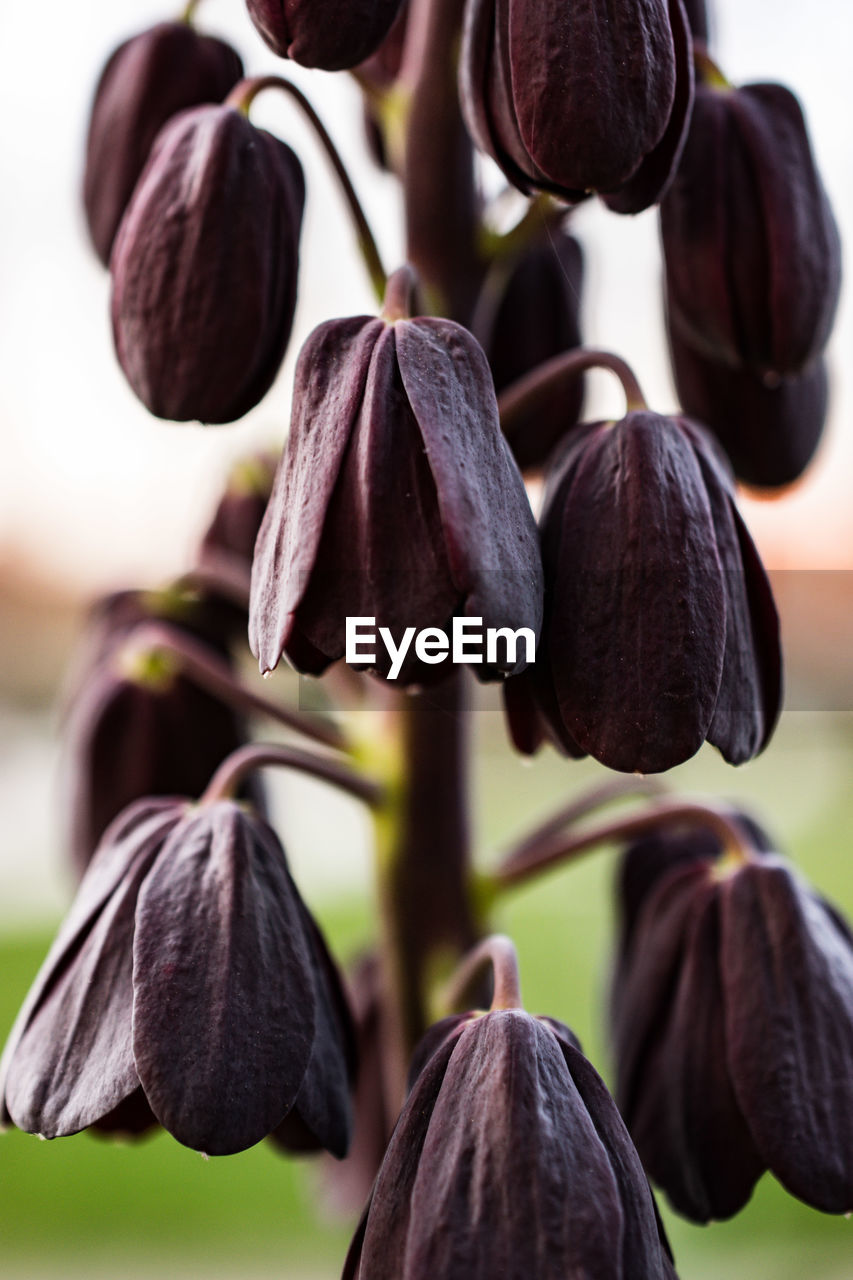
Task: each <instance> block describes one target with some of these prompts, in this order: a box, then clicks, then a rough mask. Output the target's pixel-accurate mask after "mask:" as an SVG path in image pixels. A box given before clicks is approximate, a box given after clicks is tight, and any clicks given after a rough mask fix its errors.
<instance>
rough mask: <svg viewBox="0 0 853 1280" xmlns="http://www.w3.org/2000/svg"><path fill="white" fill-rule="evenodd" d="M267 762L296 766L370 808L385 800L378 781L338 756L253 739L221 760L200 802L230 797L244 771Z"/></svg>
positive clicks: (233, 794) (257, 767)
mask: <svg viewBox="0 0 853 1280" xmlns="http://www.w3.org/2000/svg"><path fill="white" fill-rule="evenodd" d="M269 765H275V766H276V767H278V768H283V769H295V770H296V771H297V772H298V773H307V774H309V775H310V776H311V777H312V778H319V779H320V780H321V781H322V782H328V783H329V785H330V786H333V787H337V789H338V790H339V791H345V792H347V794H349V795H351V796H355V798H356V799H357V800H363V801H364V803H365V804H367V805H370V807H371V808H380V807H381V806H382V804H383V801H384V792H383V790H382V787H381V786H380V784H379V783H377V782H375V781H374V780H373V779H372V778H365V777H364V776H363V775H362V774H360V773H357V772H356V771H355V770H354V769H351V768H350V767H349V766H348V765H345V764H342V763H341V762H340V761H339V760H335V759H332V758H330V757H327V756H318V755H315V754H314V753H312V752H310V751H301V750H300V749H299V748H298V747H285V746H279V745H277V744H269V745H268V744H265V743H262V742H253V743H250V744H249V745H248V746H246V747H240V748H239V750H237V751H234V752H232V754H231V755H230V756H227V757H226V758H225V760H223V762H222V764H221V765H220V766H219V768H218V769H217V770H216V773H215V774H214V775H213V777H212V778H211V780H210V782H209V783H208V785H207V788H206V790H205V792H204V795H203V796H202V797H201V800H200V801H199V803H200V804H214V803H215V802H216V801H217V800H227V799H231V798H232V797H233V796H235V795H236V794H237V792H238V791H239V789H240V785H241V783H242V782H243V780H244V778H245V777H246V775H247V774H249V773H252V772H254V770H255V769H263V768H266V767H267V766H269Z"/></svg>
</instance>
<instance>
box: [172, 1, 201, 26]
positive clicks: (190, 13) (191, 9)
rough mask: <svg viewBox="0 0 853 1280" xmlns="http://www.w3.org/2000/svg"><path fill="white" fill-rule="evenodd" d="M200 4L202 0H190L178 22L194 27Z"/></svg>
mask: <svg viewBox="0 0 853 1280" xmlns="http://www.w3.org/2000/svg"><path fill="white" fill-rule="evenodd" d="M200 4H201V0H188V3H187V4H186V5H185V6H184V10H183V12H182V14H181V16H180V18H179V19H178V21H179V22H186V23H187V24H188V25H189V26H192V24H193V21H194V19H195V11H196V9H197V8H198V6H199V5H200Z"/></svg>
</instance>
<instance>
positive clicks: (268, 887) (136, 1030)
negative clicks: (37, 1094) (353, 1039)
mask: <svg viewBox="0 0 853 1280" xmlns="http://www.w3.org/2000/svg"><path fill="white" fill-rule="evenodd" d="M315 1026H316V996H315V991H314V979H313V976H312V972H311V959H310V955H309V944H308V942H307V940H306V938H305V934H304V928H303V921H302V916H301V913H300V907H299V901H298V895H297V892H296V888H295V886H294V884H293V882H292V880H291V879H290V876H289V874H288V871H287V866H286V863H285V859H284V853H283V851H282V849H281V845H280V844H279V843H278V839H277V837H276V836H275V834H274V833H273V832H272V830H271V829H270V828H269V827H267V826H266V824H265V823H263V822H262V821H261V820H260V819H256V818H252V817H251V816H250V815H247V814H245V813H244V812H243V811H242V810H241V809H240V808H239V807H238V806H237V805H236V804H234V803H232V802H230V801H220V802H218V803H216V804H211V805H207V806H205V807H204V808H203V809H201V810H198V811H196V812H195V813H192V814H190V815H189V816H188V817H187V819H186V820H185V822H183V823H182V824H181V826H180V827H179V828H178V829H177V830H176V831H175V832H174V833H173V835H172V837H171V839H170V840H169V841H168V843H167V844H166V846H165V847H164V849H163V851H162V853H161V855H160V857H159V859H158V861H157V863H156V865H155V867H154V870H153V871H152V872H151V874H150V876H149V877H148V879H147V880H146V882H145V885H144V888H143V891H142V893H141V894H140V898H139V904H138V907H137V922H136V934H135V937H134V945H133V1053H134V1057H135V1059H136V1066H137V1070H138V1073H139V1078H140V1081H141V1082H142V1086H143V1088H144V1089H145V1093H146V1096H147V1097H148V1100H149V1102H150V1104H151V1106H152V1108H153V1110H154V1112H155V1114H156V1115H157V1118H158V1119H159V1120H160V1122H161V1124H163V1125H164V1127H165V1128H167V1129H168V1130H169V1131H170V1133H172V1134H174V1136H175V1137H176V1138H177V1139H178V1140H179V1141H180V1142H183V1143H184V1144H185V1145H186V1146H190V1147H194V1148H196V1149H197V1150H200V1151H205V1152H208V1153H209V1154H211V1155H225V1154H230V1153H232V1152H235V1151H242V1150H243V1149H244V1148H246V1147H249V1146H252V1144H253V1143H255V1142H259V1141H260V1140H261V1139H262V1138H264V1137H266V1136H267V1134H268V1133H270V1132H271V1131H272V1130H273V1129H274V1128H275V1127H276V1125H278V1124H279V1123H280V1122H281V1120H282V1119H283V1118H284V1116H285V1114H286V1113H287V1112H288V1111H289V1110H290V1108H291V1106H292V1105H293V1103H294V1101H295V1099H296V1096H297V1094H298V1093H299V1089H300V1086H301V1084H302V1080H303V1077H304V1075H305V1071H306V1068H307V1066H308V1061H309V1058H310V1055H311V1049H312V1045H313V1042H314V1034H315Z"/></svg>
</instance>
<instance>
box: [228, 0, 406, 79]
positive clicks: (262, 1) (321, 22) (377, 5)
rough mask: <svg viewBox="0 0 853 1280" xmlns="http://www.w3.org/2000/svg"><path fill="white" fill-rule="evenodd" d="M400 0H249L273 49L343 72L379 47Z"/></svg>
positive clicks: (306, 63)
mask: <svg viewBox="0 0 853 1280" xmlns="http://www.w3.org/2000/svg"><path fill="white" fill-rule="evenodd" d="M400 4H401V0H343V3H342V0H247V6H248V10H249V16H250V18H251V19H252V21H253V22H254V24H255V26H256V27H257V29H258V31H259V32H260V33H261V35H262V36H263V38H264V40H265V41H266V42H267V44H268V45H269V47H270V48H271V49H272V51H273V53H277V54H278V55H279V57H282V58H292V59H293V61H294V62H300V63H301V64H302V66H303V67H319V68H320V69H321V70H323V71H344V70H346V69H348V68H349V67H354V66H356V64H357V63H359V62H363V61H364V60H365V58H369V57H370V55H371V54H372V53H375V51H376V50H377V49H378V48H379V46H380V44H381V43H382V41H383V40H384V39H385V36H386V35H387V34H388V31H389V29H390V27H391V24H392V22H393V21H394V19H395V17H396V16H397V12H398V10H399V8H400Z"/></svg>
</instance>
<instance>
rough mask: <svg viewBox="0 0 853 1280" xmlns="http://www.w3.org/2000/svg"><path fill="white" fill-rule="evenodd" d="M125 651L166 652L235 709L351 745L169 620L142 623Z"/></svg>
mask: <svg viewBox="0 0 853 1280" xmlns="http://www.w3.org/2000/svg"><path fill="white" fill-rule="evenodd" d="M123 652H124V654H125V655H126V656H127V657H128V659H132V657H133V655H134V654H140V655H151V654H164V655H165V656H167V657H168V658H169V659H170V662H171V664H172V665H173V666H174V667H176V668H177V669H178V670H179V671H180V672H181V674H182V675H184V676H185V677H186V678H187V679H189V680H191V681H192V682H193V684H195V685H198V686H199V687H200V688H202V689H204V690H205V691H206V692H207V693H210V694H212V695H213V696H214V697H215V698H219V699H220V701H222V702H225V703H227V704H228V705H229V706H231V707H234V708H235V710H238V711H243V712H245V713H246V714H257V715H262V716H267V717H268V718H269V719H270V720H275V721H277V722H278V723H279V724H282V725H284V726H285V727H286V728H288V729H292V730H294V732H296V733H299V734H302V736H303V737H306V738H311V739H312V740H313V741H314V742H319V743H321V744H322V745H323V746H326V747H333V748H335V749H336V750H339V751H340V750H345V749H346V747H347V740H346V738H345V737H344V736H343V734H342V733H341V732H340V730H339V729H338V728H337V726H336V725H333V724H330V723H329V721H327V720H322V719H320V717H319V716H311V715H306V714H305V713H304V712H301V711H292V710H291V709H290V708H289V707H283V706H281V704H280V703H278V702H272V701H271V700H270V699H269V698H265V697H263V696H262V695H261V694H259V693H255V692H254V690H252V689H249V688H247V687H246V685H244V684H243V682H242V681H241V680H239V679H238V678H237V677H236V676H235V675H234V672H233V671H232V669H231V667H230V666H229V665H228V663H227V662H225V661H223V660H222V659H220V658H218V657H215V656H214V655H213V654H212V653H211V651H210V649H209V648H208V646H207V645H205V644H202V643H201V642H199V641H197V640H193V638H192V637H191V636H189V635H187V633H186V632H185V631H183V630H181V629H179V628H177V627H170V626H169V625H168V623H162V622H146V623H142V624H141V625H140V626H139V627H137V628H136V629H135V630H134V631H133V633H132V634H131V636H130V637H129V638H128V641H127V643H126V644H125V646H124V650H123Z"/></svg>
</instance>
